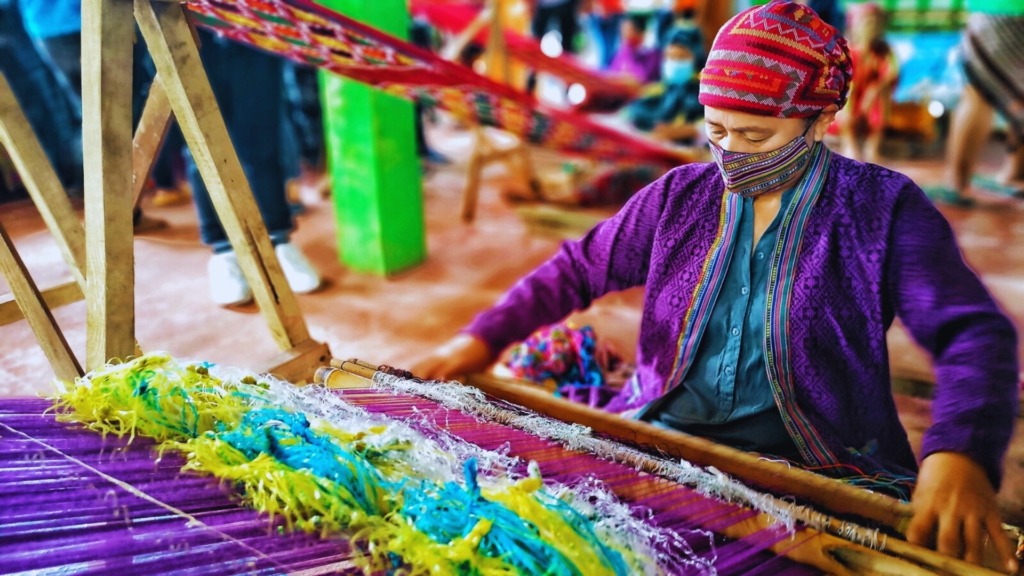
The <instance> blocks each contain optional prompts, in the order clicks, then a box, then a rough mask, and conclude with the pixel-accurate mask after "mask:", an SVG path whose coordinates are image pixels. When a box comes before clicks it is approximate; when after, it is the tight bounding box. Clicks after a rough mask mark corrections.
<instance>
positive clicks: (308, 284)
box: [274, 242, 320, 294]
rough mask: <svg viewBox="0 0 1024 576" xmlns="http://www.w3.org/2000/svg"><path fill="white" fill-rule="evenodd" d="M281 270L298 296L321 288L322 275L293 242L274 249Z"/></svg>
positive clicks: (279, 245)
mask: <svg viewBox="0 0 1024 576" xmlns="http://www.w3.org/2000/svg"><path fill="white" fill-rule="evenodd" d="M274 252H275V253H276V254H277V260H278V261H279V262H280V263H281V270H282V271H283V272H284V277H285V279H286V280H288V285H289V286H291V287H292V292H295V293H296V294H308V293H310V292H312V291H314V290H316V289H317V288H319V287H320V273H319V272H317V271H316V269H315V268H313V265H312V264H310V263H309V260H306V257H305V256H303V254H302V252H300V251H299V249H298V248H296V247H295V245H294V244H292V243H291V242H285V243H284V244H278V245H277V246H275V247H274Z"/></svg>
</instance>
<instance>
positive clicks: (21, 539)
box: [0, 391, 820, 576]
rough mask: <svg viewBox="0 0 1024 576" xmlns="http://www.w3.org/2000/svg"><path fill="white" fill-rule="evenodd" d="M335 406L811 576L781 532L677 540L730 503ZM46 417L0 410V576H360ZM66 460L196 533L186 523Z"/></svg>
mask: <svg viewBox="0 0 1024 576" xmlns="http://www.w3.org/2000/svg"><path fill="white" fill-rule="evenodd" d="M344 397H345V399H346V400H347V401H349V402H352V403H353V404H357V405H361V406H363V407H364V408H365V409H367V410H368V411H370V412H373V413H386V414H389V415H392V416H397V417H403V416H410V417H411V416H413V408H418V409H419V410H421V411H422V412H421V413H425V414H428V415H430V416H431V417H433V418H434V419H435V420H436V422H437V424H438V425H439V426H440V427H442V428H447V427H452V428H453V429H455V430H457V431H458V434H459V436H461V437H462V438H464V439H466V440H468V441H470V442H474V443H476V444H478V445H480V446H481V447H483V448H485V449H489V450H497V449H501V448H502V447H503V446H506V445H507V444H510V445H511V454H512V455H520V456H526V455H528V454H534V455H533V456H532V457H533V459H535V460H538V461H539V462H540V464H541V468H542V471H543V472H544V475H545V476H546V477H548V478H550V479H553V480H556V481H560V482H572V481H576V480H581V479H583V478H584V477H585V476H591V475H592V476H595V477H597V478H599V479H602V480H603V481H604V482H605V484H606V485H607V486H608V488H610V489H611V490H612V491H614V492H616V493H617V494H619V495H620V497H622V498H623V499H624V500H626V501H628V502H630V503H631V504H633V505H637V506H641V507H645V508H648V509H650V510H652V511H653V512H654V514H655V515H654V522H656V523H657V524H659V525H661V526H665V527H669V528H673V529H676V530H678V531H680V533H681V534H683V535H684V537H685V538H686V540H687V542H688V543H689V545H690V546H691V547H692V548H693V550H694V551H695V552H696V553H697V554H699V555H702V556H705V557H713V556H714V555H716V556H717V560H716V561H715V563H714V566H715V569H716V571H717V574H720V575H722V576H727V575H739V574H755V575H766V574H786V575H794V576H796V575H802V574H819V573H820V572H819V571H817V570H816V569H814V568H811V567H808V566H803V565H799V564H796V563H794V562H792V561H790V560H788V559H787V558H785V557H781V556H775V555H774V554H772V553H771V552H770V551H769V550H767V548H768V547H769V546H771V545H773V544H775V543H777V542H781V541H784V540H786V539H787V538H789V535H788V534H787V533H786V532H785V530H784V529H782V528H781V526H774V527H771V528H769V529H767V530H763V531H761V532H758V533H756V534H753V535H751V536H748V537H746V538H743V539H740V540H733V541H731V540H728V539H726V538H724V537H720V536H716V537H715V546H714V549H713V550H712V549H711V547H710V545H709V541H708V538H707V537H706V536H703V535H700V534H696V533H690V532H687V530H689V529H696V528H699V525H698V523H697V521H696V520H695V519H697V518H700V519H701V520H702V521H703V522H704V523H705V525H708V524H707V522H709V521H713V524H711V525H710V527H711V528H712V529H714V528H716V527H725V526H729V525H731V524H734V523H736V522H739V521H741V520H744V519H746V518H749V517H750V516H752V515H753V514H754V513H753V512H750V511H748V510H744V509H742V508H740V507H738V506H734V505H728V504H722V503H720V502H715V501H713V500H709V499H706V498H702V497H700V496H699V495H697V494H696V493H695V492H694V491H693V490H691V489H689V488H686V487H683V486H677V487H675V488H672V489H669V490H665V491H660V492H659V493H658V494H652V495H649V496H647V497H644V498H634V499H630V498H627V497H625V496H623V494H627V493H629V487H630V485H631V484H633V483H635V482H636V479H637V477H638V474H637V472H636V471H634V470H632V469H631V468H628V467H626V466H622V465H620V464H615V463H612V462H607V461H604V460H601V459H598V458H596V457H594V456H591V455H589V454H579V453H573V452H568V451H565V450H563V449H562V448H561V447H559V446H558V445H557V444H555V443H554V442H551V441H548V440H543V439H540V438H537V437H536V436H532V435H530V434H526V433H525V432H521V431H519V430H515V429H512V428H509V427H506V426H501V425H498V424H493V423H486V422H479V421H477V420H475V419H474V418H473V417H471V416H467V415H464V414H461V413H458V412H454V411H448V410H445V409H444V408H441V407H439V406H438V405H437V404H434V403H432V402H430V401H428V400H423V399H420V398H415V397H409V396H391V395H387V394H381V393H380V392H358V391H348V392H346V393H345V394H344ZM49 407H50V402H49V401H46V400H39V399H0V438H2V441H0V573H11V572H22V571H27V570H45V569H53V568H57V567H64V568H65V569H66V573H69V574H141V575H154V574H189V575H193V574H241V573H245V574H283V573H292V572H295V571H299V570H307V569H312V568H323V567H329V566H336V565H338V564H339V563H341V564H342V565H341V566H336V568H337V569H336V570H326V571H324V572H319V573H325V574H329V573H345V574H352V573H358V572H357V571H356V570H354V569H353V568H346V567H345V566H344V563H345V562H346V561H347V560H348V559H349V558H350V554H349V552H348V547H347V544H346V542H345V541H344V540H341V539H337V538H334V539H320V538H318V537H316V536H310V535H307V534H304V533H301V532H300V533H287V532H286V531H284V530H281V529H279V528H281V527H283V523H282V522H281V521H276V522H270V521H269V520H268V519H267V517H266V516H262V517H261V516H260V515H258V514H257V513H256V512H255V511H253V510H248V509H245V508H243V507H240V506H239V505H238V504H237V502H236V501H234V500H233V499H232V495H231V489H230V487H228V486H222V485H221V484H220V483H219V482H218V481H217V480H216V479H214V478H210V477H204V476H199V475H194V474H184V473H181V472H180V469H181V466H182V465H183V464H184V460H183V459H182V457H181V456H179V455H177V454H173V453H170V452H168V453H167V454H165V456H164V457H163V459H162V460H161V461H160V462H156V461H155V460H156V456H155V454H154V453H153V450H152V448H153V442H152V441H150V440H148V439H144V438H136V439H135V441H134V442H133V443H132V444H131V446H129V447H126V444H127V441H126V440H120V439H117V438H115V437H113V436H108V437H107V438H106V439H105V440H104V439H103V438H102V437H100V435H99V434H96V433H95V432H92V431H89V430H86V429H84V428H82V427H80V426H74V425H67V424H61V423H58V422H56V421H55V418H54V416H53V415H45V416H44V415H43V412H44V411H45V410H46V409H47V408H49ZM33 439H34V440H38V441H41V442H43V443H45V444H47V445H49V446H52V447H53V448H55V449H56V450H58V451H60V453H57V452H54V451H52V450H49V449H47V448H45V447H44V446H42V445H40V444H39V443H37V442H35V441H33ZM538 450H545V451H547V452H549V453H551V454H553V455H554V454H557V456H552V457H551V459H549V460H541V459H539V458H537V457H536V455H535V453H536V451H538ZM68 457H70V458H74V459H77V460H79V461H81V462H82V463H84V464H85V465H88V466H90V467H93V468H95V469H96V470H98V471H99V472H101V473H103V474H106V475H108V476H110V477H113V478H115V479H117V480H119V481H121V482H124V483H127V484H129V485H131V486H133V487H134V488H136V489H138V490H140V491H142V492H144V493H145V494H147V495H149V496H150V497H152V498H155V499H156V500H158V501H160V502H162V503H164V504H166V505H168V506H171V507H173V508H175V509H177V510H180V511H183V512H185V513H187V514H189V515H191V516H192V517H194V518H196V519H198V520H199V521H200V522H202V524H203V525H191V522H190V520H188V519H187V518H184V517H182V516H180V515H178V514H176V513H174V512H172V511H170V510H168V509H167V508H165V507H162V506H159V505H158V504H156V503H154V502H151V501H149V500H147V499H144V498H141V497H139V496H138V495H135V494H132V493H131V491H129V490H126V489H124V488H123V487H121V486H118V485H117V484H115V483H113V482H111V481H110V480H108V479H106V478H104V477H103V476H101V475H99V474H97V473H96V472H93V471H90V470H89V469H88V468H86V467H84V466H82V465H81V464H78V463H76V462H74V461H73V460H71V459H69V458H68ZM524 467H525V463H524ZM523 472H524V473H525V468H524V470H523ZM634 492H635V490H634ZM679 573H682V574H685V573H686V572H685V571H683V572H679Z"/></svg>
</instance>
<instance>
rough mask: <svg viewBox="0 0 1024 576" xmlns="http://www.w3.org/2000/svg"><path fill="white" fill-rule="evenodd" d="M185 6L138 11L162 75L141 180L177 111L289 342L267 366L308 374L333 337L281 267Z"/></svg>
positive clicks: (265, 309) (279, 337) (231, 234)
mask: <svg viewBox="0 0 1024 576" xmlns="http://www.w3.org/2000/svg"><path fill="white" fill-rule="evenodd" d="M183 10H184V9H183V8H182V7H181V6H178V5H177V4H171V3H163V2H150V0H136V2H135V19H136V20H137V21H138V24H139V28H140V30H141V31H142V34H143V36H144V37H145V39H146V45H147V46H148V48H149V52H150V55H151V56H152V58H153V63H154V64H155V66H156V69H157V78H159V83H158V84H155V85H154V87H155V89H154V90H151V92H150V98H149V100H148V101H147V103H146V112H147V113H150V114H149V116H148V118H147V117H146V114H145V113H144V120H148V121H147V122H145V123H143V125H144V126H145V127H146V131H145V132H140V133H138V134H137V135H136V136H137V138H136V144H137V149H138V150H139V153H140V159H139V161H138V162H136V163H134V166H135V177H136V185H137V186H138V185H139V180H140V179H144V177H145V175H148V171H149V169H150V168H151V166H152V164H151V163H152V161H153V158H152V157H153V156H154V155H155V154H156V153H157V152H158V151H159V142H160V141H161V140H162V139H163V136H164V135H165V134H166V130H167V127H168V124H169V122H170V117H171V114H172V113H173V115H174V117H175V118H177V120H178V124H179V126H180V127H181V130H182V134H183V135H184V136H185V141H186V142H187V143H188V146H189V149H190V150H191V151H192V156H193V158H194V159H195V162H196V166H197V167H198V168H199V172H200V174H201V175H202V177H203V181H204V182H205V183H206V186H207V188H208V189H209V191H210V198H211V200H212V201H213V204H214V207H215V208H216V210H217V215H218V216H219V217H220V220H221V223H222V224H223V226H224V231H225V232H226V233H227V236H228V239H229V240H230V241H231V246H232V248H233V249H234V250H235V253H236V254H237V256H238V261H239V264H240V265H241V267H242V271H243V272H244V274H245V277H246V279H247V280H248V281H249V285H250V286H251V287H252V290H253V295H254V297H255V299H256V302H257V303H258V305H259V308H260V311H261V312H262V313H263V316H264V319H265V320H266V321H267V325H268V327H269V328H270V331H271V334H272V335H273V337H274V340H275V341H276V342H277V344H278V346H279V347H280V348H281V350H282V353H281V354H280V355H278V356H277V357H275V358H274V359H272V360H271V361H270V362H269V363H268V364H267V365H266V366H265V367H264V368H263V370H264V371H267V372H271V373H273V374H274V375H276V376H278V377H280V378H283V379H286V380H290V381H294V382H301V381H306V380H307V379H308V378H309V376H310V375H311V374H312V372H313V370H314V369H315V366H317V365H320V364H322V363H323V362H325V361H326V359H327V357H328V356H329V350H328V348H327V345H326V344H322V343H319V342H317V341H315V340H313V339H312V338H310V336H309V331H308V329H307V328H306V322H305V320H304V319H303V317H302V313H301V311H300V310H299V307H298V303H297V302H296V300H295V295H294V294H293V293H292V291H291V288H290V287H289V286H288V282H287V280H285V277H284V273H283V272H282V271H281V266H280V263H279V262H278V261H277V256H276V255H275V253H274V248H273V246H272V245H271V243H270V236H269V235H268V233H267V230H266V226H265V225H264V224H263V218H262V216H261V215H260V213H259V208H258V207H257V206H256V202H255V200H254V199H253V196H252V191H251V190H250V188H249V183H248V180H247V179H246V176H245V173H244V172H243V171H242V166H241V164H240V163H239V161H238V156H237V155H236V154H235V150H234V147H233V145H232V144H231V139H230V137H229V136H228V133H227V127H226V126H225V124H224V119H223V117H222V116H221V114H220V108H219V107H218V105H217V101H216V99H215V98H214V95H213V90H212V88H211V87H210V82H209V80H208V79H207V77H206V72H205V71H204V70H203V66H202V61H201V60H200V57H199V49H198V43H197V38H196V36H195V31H194V29H193V28H192V27H191V25H190V23H189V21H188V20H187V18H186V15H185V13H184V11H183ZM164 99H166V102H165V101H164ZM158 135H159V137H157V136H158ZM154 143H157V144H155V145H154Z"/></svg>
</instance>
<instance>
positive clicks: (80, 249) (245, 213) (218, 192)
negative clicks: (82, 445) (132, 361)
mask: <svg viewBox="0 0 1024 576" xmlns="http://www.w3.org/2000/svg"><path fill="white" fill-rule="evenodd" d="M133 9H134V17H133V16H132V11H133ZM136 22H138V25H139V28H140V30H141V31H142V35H143V37H144V38H145V40H146V44H147V46H148V48H149V51H150V54H151V56H152V58H153V62H154V64H155V65H156V69H157V76H156V78H155V79H154V81H153V84H152V86H151V88H150V94H149V97H148V99H147V101H146V105H145V108H144V111H143V114H142V118H141V120H140V122H139V125H138V127H137V130H136V132H135V135H134V139H133V137H132V131H131V72H130V71H131V69H132V67H131V58H132V41H133V34H134V26H135V23H136ZM82 39H83V40H82V84H83V94H82V116H83V150H84V152H85V156H84V162H85V228H84V229H83V227H82V225H81V224H80V223H79V221H78V219H77V218H76V217H75V214H74V211H73V209H72V207H71V203H70V201H69V200H68V198H67V196H66V195H65V193H64V190H63V188H62V187H61V185H60V182H59V180H58V179H57V176H56V174H55V173H54V171H53V168H52V167H51V165H50V163H49V161H48V160H47V158H46V156H45V154H44V153H43V150H42V147H41V146H40V145H39V142H38V139H37V138H36V137H35V134H34V133H33V132H32V129H31V127H30V126H29V125H28V122H27V120H26V119H25V116H24V114H23V113H22V112H21V109H20V107H19V106H18V103H17V101H16V100H15V98H14V95H13V94H12V93H11V90H10V87H9V86H8V84H7V82H6V80H5V79H4V78H3V77H2V76H0V143H3V145H4V146H5V147H6V148H7V149H8V151H9V153H10V154H11V156H12V158H13V159H14V162H15V165H16V166H17V168H18V171H19V173H20V174H21V175H22V178H23V179H24V180H25V183H26V186H27V188H28V190H29V193H30V194H31V196H32V200H33V202H34V203H35V205H36V206H37V208H38V209H39V211H40V212H41V214H42V216H43V220H44V221H45V222H46V225H47V227H48V228H49V230H50V232H51V234H52V235H53V236H54V238H55V239H56V241H57V245H58V247H59V248H60V251H61V254H62V255H63V256H64V260H65V262H66V263H67V264H68V267H69V268H70V269H71V273H72V275H73V276H74V282H68V283H64V284H61V285H58V286H53V287H47V288H45V289H43V290H42V291H40V290H39V289H38V288H37V287H36V286H35V283H34V282H33V281H32V278H31V277H30V276H29V274H28V271H27V270H26V268H25V266H24V263H23V262H22V261H21V259H20V257H19V256H18V254H17V251H16V250H15V249H14V245H13V243H12V242H11V240H10V238H9V237H8V235H7V234H6V231H5V230H4V229H3V227H2V226H0V239H2V243H0V244H2V246H0V273H2V274H3V275H4V277H5V278H6V279H7V281H8V283H9V284H10V285H11V288H12V294H13V298H7V299H6V300H4V301H0V323H9V322H12V321H14V320H17V319H19V318H20V317H21V316H24V317H25V318H26V319H27V320H28V322H29V325H30V326H31V327H32V330H33V332H34V333H35V335H36V339H37V340H38V341H39V343H40V345H41V347H42V348H43V351H44V353H45V354H46V356H47V359H48V360H49V362H50V364H51V365H52V366H53V369H54V372H55V373H56V375H57V377H58V378H60V379H62V380H74V379H75V378H76V377H78V376H81V375H82V373H83V371H82V367H81V365H80V364H79V362H78V360H77V359H76V358H75V357H74V354H73V353H72V352H71V350H70V348H69V347H68V345H67V342H66V340H65V339H64V336H63V334H62V333H61V331H60V328H59V327H58V326H57V324H56V323H55V322H54V320H53V315H52V314H51V312H50V308H51V307H56V306H60V305H63V304H67V303H70V302H74V301H76V300H80V299H81V298H82V296H83V295H84V297H85V300H86V301H87V331H88V332H87V358H86V369H87V370H91V369H93V368H96V367H98V366H102V365H104V364H105V363H106V362H107V361H108V360H110V359H111V358H127V357H129V356H133V355H137V354H138V353H139V349H138V346H137V345H136V343H135V336H134V332H135V309H134V289H135V287H134V255H133V252H134V248H133V238H132V234H130V233H129V232H128V231H130V230H131V229H132V212H133V209H134V208H135V206H136V205H137V203H138V200H139V197H140V195H141V192H142V189H143V186H144V184H145V181H146V180H147V179H148V177H149V174H150V172H151V171H152V168H153V164H154V163H155V161H156V156H157V153H158V152H159V151H160V147H161V145H162V143H163V139H164V137H165V136H166V134H167V130H168V128H169V127H170V123H171V121H172V119H173V118H175V117H177V120H178V123H179V125H180V126H181V130H182V133H183V134H184V136H185V140H186V142H187V143H188V145H189V148H190V149H191V151H192V155H193V157H194V158H195V161H196V165H197V167H198V168H199V172H200V174H201V175H202V177H203V180H204V182H206V185H207V188H208V189H209V191H210V196H211V199H212V201H213V204H214V206H215V208H216V210H217V214H218V216H219V217H220V220H221V222H222V224H223V226H224V230H225V232H226V233H227V236H228V239H229V240H230V241H231V245H232V247H233V248H234V250H235V253H236V254H237V255H238V261H239V264H240V265H241V267H242V271H243V273H244V274H245V277H246V279H247V280H248V282H249V285H250V286H251V287H252V290H253V294H254V297H255V299H256V302H257V304H258V305H259V308H260V311H261V312H262V314H263V316H264V319H265V320H266V322H267V325H268V327H269V328H270V331H271V334H272V335H273V337H274V340H275V341H276V342H277V344H278V346H279V348H280V349H281V350H282V352H281V354H279V355H278V356H276V357H274V358H272V359H270V360H269V361H267V362H266V363H265V364H264V366H263V368H261V371H265V372H269V373H272V374H275V375H277V376H279V377H281V378H283V379H286V380H289V381H293V382H305V381H308V380H309V379H310V377H311V376H312V374H313V372H314V370H315V369H316V367H317V366H321V365H323V364H324V363H326V361H327V359H328V358H329V355H330V351H329V349H328V347H327V345H326V344H323V343H320V342H317V341H315V340H313V339H312V338H311V337H310V335H309V331H308V329H307V327H306V322H305V320H304V318H303V317H302V313H301V311H300V310H299V307H298V304H297V302H296V301H295V296H294V294H293V293H292V291H291V288H290V287H289V286H288V283H287V281H286V280H285V277H284V273H283V272H282V271H281V266H280V264H279V263H278V261H277V257H276V255H275V253H274V249H273V246H272V245H271V242H270V237H269V235H268V233H267V230H266V227H265V226H264V224H263V219H262V217H261V216H260V213H259V209H258V207H257V206H256V202H255V200H254V199H253V196H252V192H251V190H250V188H249V183H248V181H247V180H246V177H245V174H244V172H243V171H242V167H241V164H240V163H239V161H238V157H237V155H236V154H235V150H234V147H233V146H232V144H231V140H230V138H229V136H228V133H227V128H226V126H225V124H224V120H223V118H222V117H221V114H220V109H219V107H218V106H217V102H216V100H215V98H214V95H213V91H212V89H211V87H210V83H209V80H208V79H207V77H206V72H205V71H204V69H203V66H202V62H201V61H200V58H199V51H198V38H197V36H196V34H195V30H194V29H193V28H192V26H191V24H190V22H189V20H188V19H187V16H186V14H185V12H184V8H183V7H181V6H180V5H179V4H178V3H177V2H162V1H150V0H138V1H136V2H134V5H133V3H132V1H131V0H85V1H84V2H83V6H82ZM125 71H128V73H127V74H126V73H125ZM86 280H88V282H87V281H86ZM15 307H16V308H17V310H15ZM19 312H20V313H19Z"/></svg>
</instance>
